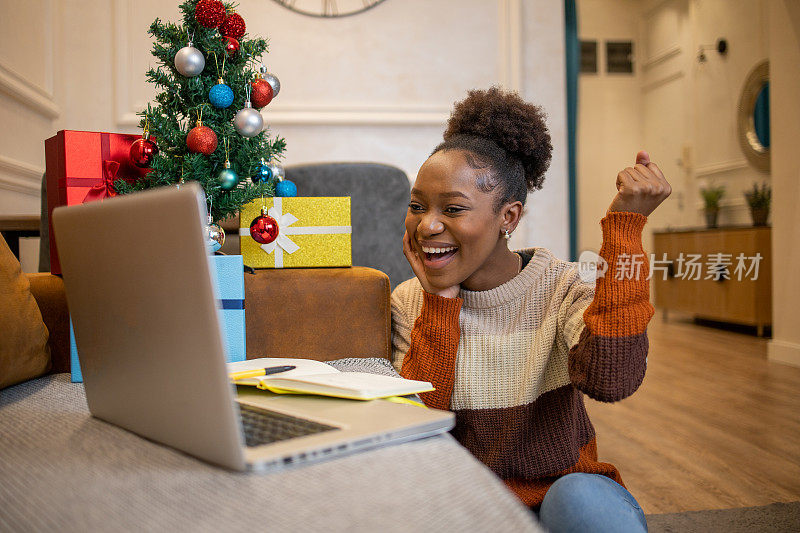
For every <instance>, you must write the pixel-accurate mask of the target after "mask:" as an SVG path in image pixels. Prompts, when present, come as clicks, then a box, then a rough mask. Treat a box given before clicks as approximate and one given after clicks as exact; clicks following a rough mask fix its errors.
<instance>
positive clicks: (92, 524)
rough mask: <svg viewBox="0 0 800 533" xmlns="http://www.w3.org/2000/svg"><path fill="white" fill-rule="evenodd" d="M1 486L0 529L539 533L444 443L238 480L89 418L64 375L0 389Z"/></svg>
mask: <svg viewBox="0 0 800 533" xmlns="http://www.w3.org/2000/svg"><path fill="white" fill-rule="evenodd" d="M335 366H338V367H339V369H340V370H344V371H349V370H361V371H371V372H380V373H387V374H388V373H393V372H394V371H393V369H392V368H391V366H390V365H389V364H388V362H387V361H385V360H379V359H358V360H354V359H350V360H343V361H340V362H338V363H336V365H335ZM0 480H2V482H0V530H2V531H126V532H130V531H276V532H280V531H370V532H371V531H403V532H405V531H540V529H539V528H538V527H537V525H536V523H535V521H534V518H533V515H532V513H530V511H529V510H528V509H527V508H526V507H524V506H523V505H522V504H521V503H520V502H519V500H517V499H516V497H514V495H513V494H512V493H511V492H510V491H509V490H508V489H506V488H505V486H504V485H503V484H502V482H500V480H499V479H498V478H497V477H495V476H494V474H492V472H491V471H490V470H489V469H488V468H486V467H485V466H483V465H482V464H480V463H479V462H478V461H477V460H476V459H475V458H473V457H472V456H471V455H470V454H469V452H467V451H466V450H465V449H464V448H462V447H461V446H460V445H458V443H456V441H455V440H454V439H453V438H452V437H450V435H447V434H445V435H439V436H436V437H431V438H427V439H422V440H417V441H413V442H409V443H405V444H399V445H393V446H386V447H383V448H378V449H375V450H371V451H367V452H362V453H358V454H354V455H350V456H346V457H342V458H339V459H335V460H330V461H325V462H321V463H316V464H311V465H307V466H303V467H295V468H291V469H288V470H283V471H280V472H275V473H272V474H253V473H234V472H230V471H227V470H224V469H221V468H216V467H213V466H211V465H208V464H206V463H204V462H202V461H199V460H197V459H194V458H192V457H189V456H187V455H184V454H182V453H180V452H177V451H175V450H173V449H171V448H167V447H164V446H161V445H158V444H155V443H153V442H150V441H147V440H145V439H142V438H139V437H137V436H136V435H134V434H132V433H129V432H127V431H125V430H122V429H120V428H118V427H116V426H113V425H111V424H107V423H105V422H102V421H100V420H98V419H96V418H92V417H91V416H90V415H89V413H88V410H87V408H86V397H85V395H84V389H83V385H82V384H81V383H70V380H69V374H56V375H51V376H46V377H43V378H39V379H36V380H33V381H29V382H26V383H22V384H19V385H15V386H13V387H10V388H8V389H5V390H3V391H0Z"/></svg>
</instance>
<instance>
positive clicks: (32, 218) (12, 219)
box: [0, 215, 40, 259]
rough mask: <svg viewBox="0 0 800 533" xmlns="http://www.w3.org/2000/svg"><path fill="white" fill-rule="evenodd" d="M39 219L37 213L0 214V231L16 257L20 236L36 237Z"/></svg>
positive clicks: (17, 256) (17, 255)
mask: <svg viewBox="0 0 800 533" xmlns="http://www.w3.org/2000/svg"><path fill="white" fill-rule="evenodd" d="M39 220H40V216H39V215H0V232H2V234H3V238H4V239H5V240H6V242H7V243H8V247H9V248H11V253H13V254H14V256H16V258H17V259H19V239H20V237H38V236H39Z"/></svg>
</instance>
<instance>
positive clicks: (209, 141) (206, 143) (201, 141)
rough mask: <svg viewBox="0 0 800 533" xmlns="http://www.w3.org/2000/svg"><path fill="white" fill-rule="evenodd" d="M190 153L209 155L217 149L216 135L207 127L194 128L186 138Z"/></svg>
mask: <svg viewBox="0 0 800 533" xmlns="http://www.w3.org/2000/svg"><path fill="white" fill-rule="evenodd" d="M186 146H188V147H189V151H190V152H195V153H200V154H205V155H211V154H213V153H214V150H216V149H217V134H216V133H214V130H212V129H211V128H209V127H208V126H203V125H200V126H195V127H194V128H192V131H190V132H189V135H187V136H186Z"/></svg>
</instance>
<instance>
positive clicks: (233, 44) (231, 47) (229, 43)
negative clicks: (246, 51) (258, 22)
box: [222, 37, 239, 57]
mask: <svg viewBox="0 0 800 533" xmlns="http://www.w3.org/2000/svg"><path fill="white" fill-rule="evenodd" d="M222 39H223V40H224V41H225V52H226V53H227V54H228V57H231V56H234V55H236V53H237V52H238V51H239V41H237V40H236V39H234V38H233V37H223V38H222Z"/></svg>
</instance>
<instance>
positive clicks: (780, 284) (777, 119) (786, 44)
mask: <svg viewBox="0 0 800 533" xmlns="http://www.w3.org/2000/svg"><path fill="white" fill-rule="evenodd" d="M769 34H770V46H769V58H770V76H771V80H772V82H771V84H770V87H771V89H770V90H771V94H770V99H771V104H772V105H771V115H772V116H771V126H772V140H773V143H772V185H773V195H772V198H773V203H772V205H773V217H772V220H773V222H772V260H773V265H774V266H773V271H772V298H773V304H772V305H773V328H772V337H773V338H772V341H771V342H770V344H769V357H770V359H772V360H775V361H782V362H786V363H790V364H793V365H795V366H800V314H799V313H798V312H797V305H798V302H800V278H798V276H797V265H798V264H800V210H798V208H797V206H798V205H800V159H798V157H797V140H798V139H800V102H798V99H797V95H798V94H800V3H798V2H796V1H795V0H770V4H769Z"/></svg>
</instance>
